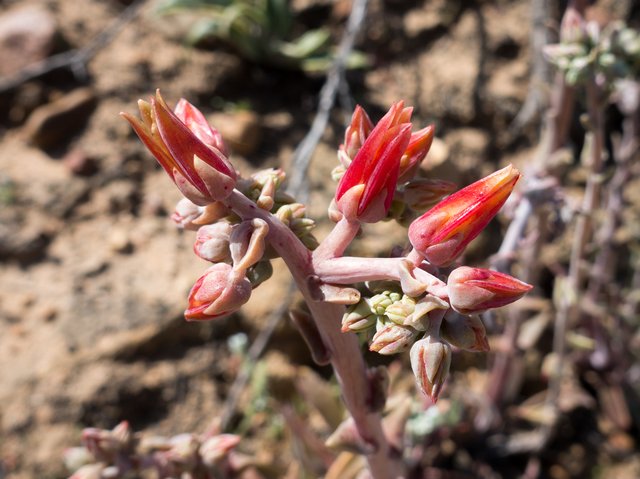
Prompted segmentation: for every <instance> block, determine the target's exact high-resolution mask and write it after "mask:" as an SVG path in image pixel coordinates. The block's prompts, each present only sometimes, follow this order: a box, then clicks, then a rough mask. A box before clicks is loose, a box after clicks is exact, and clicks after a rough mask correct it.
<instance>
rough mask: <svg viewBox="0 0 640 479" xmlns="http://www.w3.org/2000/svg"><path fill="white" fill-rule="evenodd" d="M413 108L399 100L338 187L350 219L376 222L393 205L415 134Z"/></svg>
mask: <svg viewBox="0 0 640 479" xmlns="http://www.w3.org/2000/svg"><path fill="white" fill-rule="evenodd" d="M411 110H412V109H411V108H404V103H403V102H401V101H400V102H397V103H395V104H394V105H393V106H392V107H391V108H390V109H389V112H388V113H387V114H386V115H385V116H384V117H383V118H382V119H381V120H380V121H379V122H378V124H377V125H376V127H375V128H374V129H373V131H372V132H371V134H370V135H369V136H368V137H367V139H366V141H365V142H364V144H363V145H362V147H361V148H360V150H359V151H358V153H357V154H356V155H355V158H353V161H352V162H351V164H350V165H349V167H348V168H347V171H345V173H344V176H343V177H342V179H341V180H340V183H339V184H338V188H337V190H336V196H335V200H336V205H337V209H338V210H339V211H340V212H341V213H342V214H343V215H344V217H345V218H347V219H350V220H359V221H365V222H376V221H379V220H380V219H382V218H383V217H384V216H385V215H386V214H387V211H388V210H389V207H390V206H391V200H393V195H394V192H395V189H396V182H397V180H398V172H399V168H400V159H401V158H402V155H403V154H404V152H405V150H406V148H407V145H408V144H409V140H410V138H411V123H409V120H410V119H411Z"/></svg>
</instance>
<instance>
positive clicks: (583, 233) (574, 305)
mask: <svg viewBox="0 0 640 479" xmlns="http://www.w3.org/2000/svg"><path fill="white" fill-rule="evenodd" d="M586 89H587V108H588V113H589V127H590V130H591V134H592V142H591V145H590V148H591V150H590V152H589V153H590V154H589V170H590V171H589V176H588V178H587V185H586V188H585V193H584V197H583V201H582V208H581V211H580V214H579V216H578V218H577V221H576V226H575V232H574V236H573V245H572V248H571V257H570V261H569V275H568V278H567V285H566V289H567V291H566V293H567V294H564V295H563V297H564V301H561V303H560V304H559V305H558V311H557V315H556V322H555V328H554V337H553V351H554V353H555V355H556V358H557V361H558V364H557V368H556V374H555V375H553V376H552V377H551V381H550V385H549V394H548V396H547V404H548V405H550V406H551V407H553V408H554V409H555V407H556V402H557V399H558V395H559V394H560V383H561V381H562V374H563V367H564V360H565V355H566V353H565V349H566V347H565V346H566V344H565V335H566V331H567V325H568V323H569V322H570V321H572V320H573V319H575V318H576V317H577V315H578V314H579V307H578V304H579V302H578V297H579V295H580V292H581V290H582V287H583V279H584V278H583V275H584V268H583V264H582V263H583V258H584V250H585V246H586V244H587V243H588V242H589V241H590V239H591V237H592V234H591V233H592V231H591V230H592V215H593V212H594V211H595V209H596V208H597V207H598V202H599V198H600V190H601V187H602V168H603V163H604V162H603V154H604V109H603V107H602V92H601V90H600V88H599V87H598V86H597V85H596V83H595V80H594V79H590V80H589V81H588V83H587V85H586Z"/></svg>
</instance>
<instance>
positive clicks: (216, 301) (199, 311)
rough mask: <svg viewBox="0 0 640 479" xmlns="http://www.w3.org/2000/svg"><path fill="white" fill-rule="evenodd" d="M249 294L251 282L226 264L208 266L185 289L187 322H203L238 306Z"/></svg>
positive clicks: (244, 301) (223, 314) (227, 312)
mask: <svg viewBox="0 0 640 479" xmlns="http://www.w3.org/2000/svg"><path fill="white" fill-rule="evenodd" d="M250 296H251V283H250V282H249V280H248V279H247V278H246V277H245V276H244V273H242V274H238V272H237V271H234V270H233V268H232V267H231V266H230V265H228V264H226V263H218V264H214V265H213V266H211V267H210V268H209V269H207V271H205V273H204V274H203V275H202V276H201V277H200V278H199V279H198V281H196V284H195V285H194V286H193V288H191V291H190V292H189V307H188V308H187V310H186V311H185V312H184V317H185V318H186V319H187V321H207V320H210V319H214V318H218V317H220V316H226V315H228V314H231V313H233V312H234V311H237V310H238V309H240V306H242V305H243V304H244V303H246V302H247V301H248V300H249V297H250Z"/></svg>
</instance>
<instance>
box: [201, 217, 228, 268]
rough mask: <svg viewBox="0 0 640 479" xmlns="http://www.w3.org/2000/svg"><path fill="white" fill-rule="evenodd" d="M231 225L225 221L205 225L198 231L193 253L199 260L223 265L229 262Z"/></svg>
mask: <svg viewBox="0 0 640 479" xmlns="http://www.w3.org/2000/svg"><path fill="white" fill-rule="evenodd" d="M230 234H231V225H230V224H229V223H227V222H226V221H219V222H217V223H214V224H212V225H205V226H202V227H200V229H198V233H197V234H196V241H195V243H194V244H193V251H194V252H195V254H196V255H198V256H199V257H200V258H202V259H204V260H206V261H211V262H212V263H223V262H227V261H230V260H231V252H230V250H229V236H230Z"/></svg>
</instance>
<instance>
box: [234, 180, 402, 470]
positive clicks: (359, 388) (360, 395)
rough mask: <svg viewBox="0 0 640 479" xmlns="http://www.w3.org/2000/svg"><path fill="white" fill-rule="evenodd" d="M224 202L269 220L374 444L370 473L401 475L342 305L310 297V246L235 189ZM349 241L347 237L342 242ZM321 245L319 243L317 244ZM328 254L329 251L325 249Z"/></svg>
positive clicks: (351, 406) (274, 241)
mask: <svg viewBox="0 0 640 479" xmlns="http://www.w3.org/2000/svg"><path fill="white" fill-rule="evenodd" d="M225 203H226V204H227V206H229V207H230V208H231V209H232V210H233V211H234V212H235V213H236V214H238V215H239V216H240V217H241V218H243V219H252V218H260V219H262V220H264V221H265V222H266V223H267V224H268V225H269V234H268V235H267V240H268V241H269V242H270V243H271V245H272V246H273V248H274V249H275V250H276V251H277V252H278V253H279V254H280V256H282V259H283V260H284V261H285V263H286V264H287V266H288V267H289V270H290V271H291V274H292V275H293V278H294V280H295V281H296V284H297V286H298V288H299V289H300V291H301V293H302V294H303V296H304V297H305V299H306V300H307V304H308V305H309V309H310V310H311V313H312V315H313V318H314V320H315V323H316V326H317V327H318V330H319V332H320V335H321V337H322V339H323V341H324V342H325V346H326V347H327V349H328V350H329V352H330V354H331V365H332V366H333V370H334V371H335V373H336V376H337V378H338V381H339V382H340V385H341V389H342V396H343V399H344V402H345V405H346V406H347V409H348V410H349V412H350V413H351V416H352V417H353V419H354V422H355V424H356V427H357V428H358V432H359V433H360V435H361V436H362V438H363V439H364V440H366V441H367V442H368V443H370V444H371V445H373V446H374V452H373V453H371V454H369V455H367V456H366V458H367V462H368V464H369V470H370V472H371V475H372V477H373V478H374V479H397V478H401V477H403V473H402V463H401V462H400V461H399V460H398V459H397V458H393V457H392V455H391V449H390V447H389V443H388V442H387V439H386V437H385V435H384V433H383V431H382V423H381V417H380V414H379V413H377V412H371V407H370V405H369V398H368V397H367V395H368V392H369V390H370V387H369V384H368V382H367V374H366V372H367V366H366V364H365V362H364V359H363V357H362V353H361V351H360V346H359V344H358V340H357V338H356V335H355V334H343V333H341V332H340V324H341V319H342V315H343V313H344V306H339V305H335V304H330V303H326V302H321V301H313V300H312V299H311V293H310V291H309V288H308V283H307V278H309V277H310V276H315V275H317V272H316V271H315V268H314V262H313V261H312V255H311V252H310V251H309V250H308V249H307V248H306V247H305V246H304V245H303V244H302V243H301V242H300V240H299V239H298V238H297V237H296V236H295V234H293V233H292V232H291V230H290V229H289V228H287V227H286V226H285V225H284V224H283V223H282V222H280V221H279V220H278V219H277V218H275V217H274V216H273V215H271V214H270V213H268V212H266V211H264V210H262V209H260V208H258V207H257V206H256V205H255V203H253V202H252V201H250V200H249V199H248V198H246V197H245V196H244V195H242V193H240V192H239V191H237V190H234V191H233V193H232V194H231V195H230V196H229V197H228V198H227V200H226V201H225ZM342 226H344V227H345V230H344V233H345V234H343V235H342V236H341V237H342V238H343V239H346V238H347V237H348V236H349V232H353V229H354V228H352V227H351V226H350V225H348V224H343V225H341V227H342ZM356 232H357V230H356ZM353 235H355V233H353ZM351 239H353V236H351ZM351 239H349V240H348V242H350V241H351ZM348 242H346V244H347V245H348ZM338 244H345V241H339V242H338ZM320 248H322V246H321V247H319V248H318V249H320ZM345 248H346V245H345ZM329 250H330V249H329V248H327V249H326V250H325V251H327V252H328V251H329ZM338 250H339V248H336V249H333V251H338ZM316 251H317V250H316ZM342 251H344V249H343V250H342ZM329 256H331V255H330V254H329Z"/></svg>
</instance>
